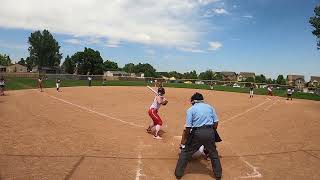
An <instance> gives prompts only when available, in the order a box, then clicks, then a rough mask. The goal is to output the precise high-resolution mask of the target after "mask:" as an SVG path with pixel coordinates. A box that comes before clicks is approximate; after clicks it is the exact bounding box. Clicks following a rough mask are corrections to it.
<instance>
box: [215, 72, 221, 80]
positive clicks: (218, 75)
mask: <svg viewBox="0 0 320 180" xmlns="http://www.w3.org/2000/svg"><path fill="white" fill-rule="evenodd" d="M213 79H214V80H218V81H222V80H223V75H222V74H221V73H220V72H216V73H214V74H213Z"/></svg>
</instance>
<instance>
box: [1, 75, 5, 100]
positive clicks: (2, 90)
mask: <svg viewBox="0 0 320 180" xmlns="http://www.w3.org/2000/svg"><path fill="white" fill-rule="evenodd" d="M4 88H5V80H4V78H3V77H1V79H0V96H4Z"/></svg>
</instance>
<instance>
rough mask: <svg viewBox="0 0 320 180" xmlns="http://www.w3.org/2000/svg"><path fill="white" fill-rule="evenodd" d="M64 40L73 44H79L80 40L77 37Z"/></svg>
mask: <svg viewBox="0 0 320 180" xmlns="http://www.w3.org/2000/svg"><path fill="white" fill-rule="evenodd" d="M64 42H66V43H69V44H75V45H80V44H82V42H81V41H80V40H79V39H66V40H64Z"/></svg>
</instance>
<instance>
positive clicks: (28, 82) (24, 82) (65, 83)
mask: <svg viewBox="0 0 320 180" xmlns="http://www.w3.org/2000/svg"><path fill="white" fill-rule="evenodd" d="M102 85H103V84H102V81H95V80H93V81H92V86H102ZM106 85H107V86H147V85H150V84H148V83H147V82H145V81H108V82H107V83H106ZM72 86H88V81H86V80H62V82H61V87H72ZM36 87H37V79H32V78H7V79H6V90H19V89H34V88H36ZM44 87H45V88H54V87H55V80H46V81H44ZM165 87H174V88H190V89H208V90H210V87H209V86H208V85H205V84H184V83H167V84H165ZM214 90H216V91H228V92H238V93H248V92H249V89H248V88H234V87H230V86H214ZM254 93H255V94H259V95H265V94H267V90H266V89H262V88H260V89H255V90H254ZM273 94H274V95H275V96H280V97H286V89H274V90H273ZM293 98H297V99H309V100H315V101H320V96H318V95H315V94H310V93H301V92H295V93H294V94H293Z"/></svg>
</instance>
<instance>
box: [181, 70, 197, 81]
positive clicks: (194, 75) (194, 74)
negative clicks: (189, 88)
mask: <svg viewBox="0 0 320 180" xmlns="http://www.w3.org/2000/svg"><path fill="white" fill-rule="evenodd" d="M183 78H184V79H198V75H197V72H196V71H195V70H193V71H190V72H186V73H184V74H183Z"/></svg>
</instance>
